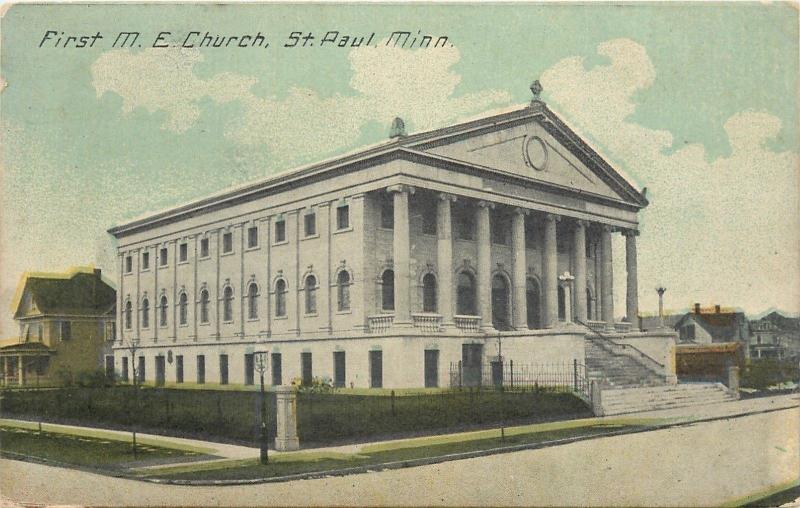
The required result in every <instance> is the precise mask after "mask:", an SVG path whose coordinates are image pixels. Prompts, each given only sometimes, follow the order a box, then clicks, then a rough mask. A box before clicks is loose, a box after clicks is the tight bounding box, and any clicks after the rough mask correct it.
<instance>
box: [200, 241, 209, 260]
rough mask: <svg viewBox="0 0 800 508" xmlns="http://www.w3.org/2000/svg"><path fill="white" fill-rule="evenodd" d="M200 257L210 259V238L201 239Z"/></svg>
mask: <svg viewBox="0 0 800 508" xmlns="http://www.w3.org/2000/svg"><path fill="white" fill-rule="evenodd" d="M200 257H201V258H207V257H208V238H201V239H200Z"/></svg>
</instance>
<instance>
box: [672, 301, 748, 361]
mask: <svg viewBox="0 0 800 508" xmlns="http://www.w3.org/2000/svg"><path fill="white" fill-rule="evenodd" d="M674 328H675V330H676V331H677V332H678V338H679V340H680V343H681V344H684V343H686V344H719V343H731V342H738V343H740V344H741V346H742V348H743V350H745V351H746V350H747V344H748V341H749V338H750V325H749V323H748V321H747V316H746V315H745V313H744V312H741V311H738V310H733V309H723V308H722V307H721V306H719V305H715V306H714V307H711V308H702V307H701V306H700V304H699V303H696V304H695V305H694V309H693V310H692V312H687V313H686V314H684V315H683V317H681V318H680V319H679V320H678V321H677V322H676V323H675V324H674Z"/></svg>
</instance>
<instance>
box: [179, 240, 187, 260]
mask: <svg viewBox="0 0 800 508" xmlns="http://www.w3.org/2000/svg"><path fill="white" fill-rule="evenodd" d="M188 260H189V246H188V245H186V244H185V243H182V244H181V245H180V248H179V249H178V261H180V262H181V263H183V262H185V261H188Z"/></svg>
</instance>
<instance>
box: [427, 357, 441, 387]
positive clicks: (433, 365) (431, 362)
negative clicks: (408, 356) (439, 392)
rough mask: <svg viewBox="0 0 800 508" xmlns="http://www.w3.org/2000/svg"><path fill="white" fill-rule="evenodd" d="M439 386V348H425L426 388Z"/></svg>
mask: <svg viewBox="0 0 800 508" xmlns="http://www.w3.org/2000/svg"><path fill="white" fill-rule="evenodd" d="M438 386H439V350H438V349H426V350H425V388H436V387H438Z"/></svg>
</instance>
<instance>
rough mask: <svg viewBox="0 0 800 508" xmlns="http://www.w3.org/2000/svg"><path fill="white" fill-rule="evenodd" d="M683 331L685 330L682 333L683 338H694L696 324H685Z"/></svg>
mask: <svg viewBox="0 0 800 508" xmlns="http://www.w3.org/2000/svg"><path fill="white" fill-rule="evenodd" d="M681 331H682V332H683V333H682V334H681V335H683V337H681V340H694V325H686V326H684V327H683V328H682V329H681Z"/></svg>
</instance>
